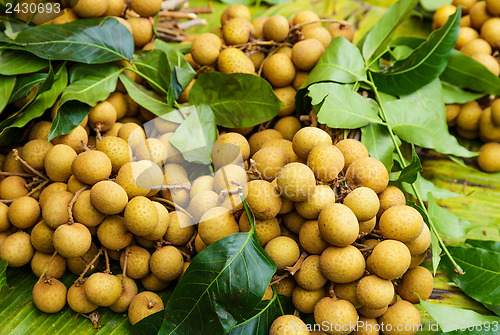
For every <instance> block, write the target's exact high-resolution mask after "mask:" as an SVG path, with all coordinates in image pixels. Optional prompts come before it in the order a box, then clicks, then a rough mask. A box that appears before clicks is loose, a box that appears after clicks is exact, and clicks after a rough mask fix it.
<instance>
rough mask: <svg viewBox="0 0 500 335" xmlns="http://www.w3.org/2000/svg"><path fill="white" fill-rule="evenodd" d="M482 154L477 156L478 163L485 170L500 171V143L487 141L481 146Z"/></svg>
mask: <svg viewBox="0 0 500 335" xmlns="http://www.w3.org/2000/svg"><path fill="white" fill-rule="evenodd" d="M480 150H481V154H480V155H479V156H478V158H477V164H478V165H479V167H480V168H481V170H483V171H485V172H498V171H500V144H499V143H496V142H491V143H486V144H484V145H483V146H482V147H481V149H480Z"/></svg>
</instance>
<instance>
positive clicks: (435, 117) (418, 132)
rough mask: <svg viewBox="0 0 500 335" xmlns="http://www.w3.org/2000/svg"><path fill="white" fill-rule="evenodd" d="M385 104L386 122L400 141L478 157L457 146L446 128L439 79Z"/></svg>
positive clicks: (451, 153) (457, 154)
mask: <svg viewBox="0 0 500 335" xmlns="http://www.w3.org/2000/svg"><path fill="white" fill-rule="evenodd" d="M384 107H385V114H386V116H387V123H388V124H389V125H390V126H391V127H392V129H393V131H394V133H395V134H396V135H398V136H399V137H400V138H401V139H402V140H404V141H406V142H409V143H415V145H418V146H421V147H424V148H428V149H434V150H436V151H438V152H441V153H444V154H450V155H455V156H459V157H474V156H477V153H474V152H471V151H469V150H467V149H465V148H464V147H462V146H461V145H459V144H458V141H457V139H456V138H455V137H454V136H452V135H451V134H450V133H449V131H448V125H447V124H446V113H445V110H444V103H443V97H442V89H441V83H440V81H439V79H435V80H434V81H433V82H431V83H430V84H428V85H426V86H424V87H422V88H421V89H419V90H418V91H416V92H415V93H413V94H411V95H407V96H403V97H401V99H400V100H395V101H389V102H387V103H386V104H385V105H384Z"/></svg>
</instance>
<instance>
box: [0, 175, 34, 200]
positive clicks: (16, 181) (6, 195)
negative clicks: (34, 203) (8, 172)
mask: <svg viewBox="0 0 500 335" xmlns="http://www.w3.org/2000/svg"><path fill="white" fill-rule="evenodd" d="M26 184H27V183H26V180H24V178H21V177H19V176H9V177H7V178H5V179H4V180H2V181H1V182H0V198H1V199H3V200H14V199H17V198H20V197H23V196H25V195H27V194H28V190H27V188H26Z"/></svg>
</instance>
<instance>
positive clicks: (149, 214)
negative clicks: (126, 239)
mask: <svg viewBox="0 0 500 335" xmlns="http://www.w3.org/2000/svg"><path fill="white" fill-rule="evenodd" d="M123 217H124V218H125V224H126V226H127V229H128V230H130V231H131V232H132V233H134V234H135V235H138V236H147V235H149V234H151V233H152V232H153V231H154V230H155V228H156V225H157V224H158V211H157V209H156V207H155V205H154V204H153V202H152V201H151V200H149V199H148V198H146V197H143V196H137V197H134V198H132V199H131V200H130V201H129V202H128V204H127V205H126V207H125V211H124V213H123Z"/></svg>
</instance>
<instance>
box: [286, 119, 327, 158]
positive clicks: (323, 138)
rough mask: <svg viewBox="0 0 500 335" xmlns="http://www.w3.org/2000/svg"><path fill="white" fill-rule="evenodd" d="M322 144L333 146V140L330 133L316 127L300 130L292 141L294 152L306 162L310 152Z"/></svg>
mask: <svg viewBox="0 0 500 335" xmlns="http://www.w3.org/2000/svg"><path fill="white" fill-rule="evenodd" d="M320 144H330V145H331V144H332V138H331V137H330V135H328V133H327V132H326V131H324V130H322V129H320V128H316V127H304V128H302V129H300V130H299V131H298V132H297V133H296V134H295V136H294V137H293V140H292V145H293V151H295V153H296V154H297V156H298V157H299V158H300V159H302V160H304V161H306V160H307V156H308V155H309V152H310V151H311V150H312V149H314V147H316V146H318V145H320Z"/></svg>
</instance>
